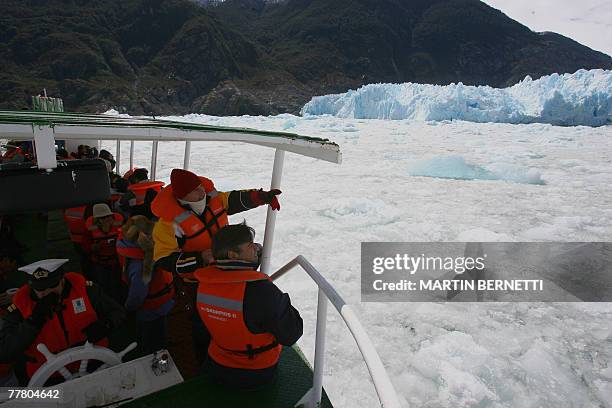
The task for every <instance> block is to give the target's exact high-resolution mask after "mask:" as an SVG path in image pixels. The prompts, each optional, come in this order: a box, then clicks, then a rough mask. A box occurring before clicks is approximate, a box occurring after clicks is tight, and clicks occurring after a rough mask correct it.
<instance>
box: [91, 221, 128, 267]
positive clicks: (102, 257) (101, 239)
mask: <svg viewBox="0 0 612 408" xmlns="http://www.w3.org/2000/svg"><path fill="white" fill-rule="evenodd" d="M122 224H123V217H122V216H121V214H117V213H113V226H112V227H111V229H110V231H109V232H106V233H105V232H103V231H102V230H101V229H100V228H99V227H98V226H97V225H96V224H94V217H89V218H87V221H86V222H85V227H86V228H87V232H88V233H89V235H90V236H91V240H92V241H93V243H97V244H99V246H98V250H97V251H95V252H93V251H92V252H91V254H90V256H91V260H92V261H93V262H94V263H98V264H102V265H116V263H117V249H116V243H117V237H118V236H119V231H120V228H121V225H122Z"/></svg>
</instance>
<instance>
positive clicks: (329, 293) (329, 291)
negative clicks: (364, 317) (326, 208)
mask: <svg viewBox="0 0 612 408" xmlns="http://www.w3.org/2000/svg"><path fill="white" fill-rule="evenodd" d="M298 265H299V266H301V267H302V269H304V271H306V273H307V274H308V275H309V276H310V278H311V279H312V280H313V281H314V282H315V283H316V284H317V286H318V288H319V299H318V306H317V307H318V309H317V332H316V339H315V366H314V374H313V387H312V388H311V389H310V390H309V391H308V392H307V393H306V394H305V395H304V396H303V397H302V398H301V399H300V400H299V401H298V403H297V404H296V406H300V405H305V406H306V407H311V406H313V405H314V404H315V403H316V402H317V401H318V402H320V399H321V395H319V396H315V395H316V393H317V389H318V381H321V380H322V376H323V361H320V360H322V359H323V355H322V354H323V352H324V347H325V323H324V322H325V320H322V319H321V314H322V313H323V312H325V313H326V312H327V300H329V301H330V302H331V304H332V305H333V306H334V307H335V308H336V310H337V311H338V313H340V316H341V317H342V319H343V320H344V323H345V325H346V327H347V328H348V329H349V331H350V332H351V334H352V335H353V339H355V342H356V343H357V347H358V348H359V351H360V352H361V355H362V356H363V359H364V361H365V363H366V366H367V368H368V371H369V372H370V377H371V378H372V381H373V382H374V388H375V389H376V393H377V394H378V400H379V401H380V405H381V407H382V408H400V402H399V398H398V396H397V393H396V392H395V388H394V387H393V383H392V382H391V379H390V378H389V375H388V374H387V371H386V370H385V366H384V365H383V363H382V361H381V360H380V357H379V356H378V353H377V352H376V348H375V347H374V344H372V340H370V337H369V336H368V334H367V333H366V331H365V329H364V328H363V326H362V325H361V323H360V322H359V319H358V318H357V315H355V313H354V312H353V310H352V309H351V307H350V306H349V305H347V304H346V302H345V301H344V299H342V297H341V296H340V294H338V292H336V290H335V289H334V288H333V286H331V285H330V283H329V282H328V281H327V280H326V279H325V278H324V277H323V276H322V275H321V274H320V273H319V271H317V270H316V269H315V267H314V266H312V264H311V263H310V262H308V260H307V259H306V258H304V257H303V256H302V255H298V256H296V257H295V258H293V259H292V260H291V261H289V262H288V263H287V264H285V265H284V266H282V267H281V268H280V269H278V270H277V271H276V272H274V273H273V274H272V275H271V276H270V277H271V279H272V281H276V280H277V279H278V278H280V277H281V276H283V275H285V274H286V273H287V272H289V271H290V270H292V269H293V268H295V267H296V266H298ZM322 298H323V299H325V302H323V301H322ZM322 302H323V303H322ZM320 325H323V326H322V327H321V326H320ZM320 336H322V337H320Z"/></svg>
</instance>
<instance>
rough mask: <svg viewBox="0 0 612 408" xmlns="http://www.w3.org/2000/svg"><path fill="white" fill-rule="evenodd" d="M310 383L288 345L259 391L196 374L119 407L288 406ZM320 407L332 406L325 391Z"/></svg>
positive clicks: (307, 370) (305, 367)
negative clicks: (273, 375)
mask: <svg viewBox="0 0 612 408" xmlns="http://www.w3.org/2000/svg"><path fill="white" fill-rule="evenodd" d="M311 386H312V370H311V369H310V367H309V366H308V364H307V363H306V362H305V361H304V360H303V359H302V356H301V355H300V352H299V351H298V350H296V349H294V348H292V347H284V348H283V353H282V354H281V358H280V361H279V365H278V378H277V379H276V382H275V383H274V384H271V385H269V386H267V387H265V388H262V389H260V390H257V391H249V392H239V391H236V390H234V389H229V388H226V387H223V386H219V385H216V384H213V383H211V382H210V381H208V379H207V378H206V377H204V376H199V377H195V378H192V379H191V380H187V381H185V382H184V383H182V384H178V385H175V386H174V387H171V388H168V389H165V390H162V391H159V392H157V393H155V394H151V395H148V396H146V397H143V398H139V399H138V400H136V401H132V402H130V403H129V404H126V405H123V406H124V407H126V408H128V407H129V408H165V407H172V408H183V407H185V408H187V407H189V408H191V407H197V408H208V407H215V408H216V407H223V408H234V407H255V408H258V407H261V408H291V407H293V406H295V404H296V403H297V402H298V401H299V400H300V399H301V398H302V396H303V395H304V394H305V393H306V392H307V391H308V390H309V389H310V387H311ZM321 407H322V408H332V404H331V403H330V401H329V399H328V398H327V395H326V394H325V391H324V392H323V401H322V403H321Z"/></svg>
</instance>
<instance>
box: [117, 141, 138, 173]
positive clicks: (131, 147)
mask: <svg viewBox="0 0 612 408" xmlns="http://www.w3.org/2000/svg"><path fill="white" fill-rule="evenodd" d="M133 168H134V141H133V140H130V168H129V169H128V170H132V169H133ZM117 173H119V170H117Z"/></svg>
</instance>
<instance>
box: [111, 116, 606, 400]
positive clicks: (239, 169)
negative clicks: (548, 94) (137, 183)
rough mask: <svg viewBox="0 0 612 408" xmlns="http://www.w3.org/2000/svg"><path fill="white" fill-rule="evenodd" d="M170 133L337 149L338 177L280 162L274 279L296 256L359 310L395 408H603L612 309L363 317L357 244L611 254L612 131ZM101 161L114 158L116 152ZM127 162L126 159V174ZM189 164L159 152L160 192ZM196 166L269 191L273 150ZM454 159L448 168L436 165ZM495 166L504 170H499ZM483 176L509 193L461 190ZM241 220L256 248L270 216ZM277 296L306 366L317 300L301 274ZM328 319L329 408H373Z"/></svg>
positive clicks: (464, 306)
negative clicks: (597, 247)
mask: <svg viewBox="0 0 612 408" xmlns="http://www.w3.org/2000/svg"><path fill="white" fill-rule="evenodd" d="M166 119H177V120H183V121H192V122H198V123H208V124H211V125H222V126H240V127H251V128H258V129H265V130H274V131H282V130H285V129H290V130H289V131H291V132H295V133H299V134H304V135H311V136H317V137H323V138H329V139H331V140H333V141H335V142H336V143H338V144H339V145H340V147H341V150H342V153H343V162H342V164H341V165H335V164H331V163H326V162H320V161H316V160H314V159H310V158H307V157H302V156H297V155H295V154H292V153H287V154H286V155H285V169H284V172H283V178H282V186H281V189H282V191H283V193H282V195H281V196H280V203H281V211H280V212H279V213H278V217H277V222H276V238H275V241H274V246H273V254H272V256H273V258H272V268H273V269H276V268H279V267H280V266H282V265H283V264H285V263H286V262H287V261H289V260H291V259H292V258H294V257H295V256H296V255H297V254H303V255H304V256H306V258H307V259H309V260H310V261H311V262H312V263H313V265H314V266H315V267H317V268H318V269H319V270H320V271H321V273H322V274H323V275H324V276H325V277H326V278H327V279H328V280H329V281H330V282H331V283H332V284H333V285H334V287H335V288H336V289H337V290H338V292H339V293H340V294H341V295H342V296H343V297H344V299H345V300H346V301H347V303H349V304H350V305H352V306H353V307H355V310H356V313H357V314H358V316H359V318H360V319H361V321H362V323H363V325H364V326H365V329H366V330H367V332H368V334H369V335H370V337H371V338H372V341H373V342H374V345H375V346H376V348H377V350H378V352H379V354H380V356H381V358H382V361H383V363H384V364H385V367H386V369H387V370H388V372H389V375H390V377H391V379H392V381H393V384H394V386H395V388H396V390H397V391H398V393H399V395H400V399H401V401H402V405H403V406H404V407H427V408H439V407H443V408H468V407H469V408H475V407H478V408H502V407H503V408H511V407H512V408H514V407H521V408H523V407H525V408H530V407H533V408H536V407H537V408H577V407H611V406H612V405H611V401H612V385H611V382H612V371H611V367H612V324H611V322H612V305H610V304H604V303H600V304H595V303H592V304H584V303H576V304H572V303H487V304H476V303H461V304H457V303H453V304H443V303H440V304H437V303H361V296H360V282H361V278H360V273H361V272H360V267H361V266H360V253H361V252H360V251H361V242H365V241H479V240H482V241H551V240H557V241H610V240H612V199H611V197H612V166H610V163H611V162H612V148H611V147H612V146H611V144H612V127H610V126H604V127H598V128H592V127H584V126H579V127H572V128H570V127H556V126H551V125H547V124H530V125H510V124H491V123H484V124H480V123H470V122H463V121H452V122H448V121H447V122H415V121H405V120H397V121H385V120H362V119H346V118H337V117H332V116H324V117H316V116H309V117H303V118H302V117H297V116H292V115H279V116H275V117H251V116H244V117H211V116H205V115H187V116H184V117H173V118H166ZM105 146H106V147H108V148H110V149H111V151H112V152H114V148H115V144H114V142H105ZM128 149H129V143H124V144H123V147H122V155H121V157H122V168H123V171H125V170H126V166H127V160H128V158H129V150H128ZM183 151H184V144H183V143H176V142H175V143H172V142H160V143H159V159H158V165H159V168H158V178H159V179H162V180H164V181H168V177H169V174H170V171H171V169H172V168H173V167H179V166H182V163H183ZM191 151H192V155H191V169H192V170H193V171H195V172H197V173H199V174H202V175H206V176H208V177H210V178H212V179H213V180H214V181H215V184H216V185H217V188H218V189H220V190H229V189H239V188H260V187H262V188H268V187H269V185H270V175H271V171H272V161H273V158H274V151H273V150H272V149H268V148H264V147H259V146H254V145H248V144H241V143H220V142H219V143H216V142H210V143H204V142H202V143H193V144H192V147H191ZM150 157H151V146H150V143H144V142H136V165H138V166H144V167H148V166H149V160H150ZM449 157H450V158H455V159H451V160H450V161H449V160H448V159H442V160H440V159H439V158H449ZM427 160H429V162H427ZM432 160H433V162H432ZM436 160H440V161H441V163H442V164H445V165H444V166H441V168H443V169H444V168H445V171H446V173H445V174H446V175H447V176H453V177H450V178H440V177H438V176H435V177H422V176H412V175H410V169H411V166H413V165H414V163H415V162H418V161H424V163H429V168H427V166H425V167H423V169H428V170H429V173H432V171H431V170H432V168H433V167H434V166H432V163H435V161H436ZM445 160H446V163H445ZM502 164H503V165H505V166H512V169H513V170H512V171H510V170H509V169H506V170H505V171H503V169H501V170H500V166H502ZM470 166H472V167H470ZM438 174H440V173H438ZM482 174H485V175H489V174H497V175H500V176H504V177H506V179H512V178H514V179H513V180H511V181H510V182H506V181H504V180H501V179H482V180H477V181H474V180H464V178H465V179H467V178H471V176H475V175H476V176H478V175H482ZM430 175H431V174H430ZM458 175H462V176H464V177H456V176H458ZM465 176H470V177H465ZM519 176H520V177H519ZM484 178H486V177H484ZM517 178H522V182H519V181H517ZM529 180H534V181H538V180H542V182H543V183H536V184H530V183H529ZM243 219H246V220H247V222H248V223H249V224H251V225H252V226H253V227H255V229H256V230H257V237H256V239H257V240H261V239H262V237H263V231H264V221H265V209H263V208H258V209H255V210H251V211H248V212H245V213H241V214H237V215H233V216H231V217H230V221H231V222H234V223H235V222H240V221H242V220H243ZM277 283H278V284H279V285H280V287H281V288H282V289H283V290H284V291H287V292H288V293H290V295H291V299H292V302H293V303H294V304H295V305H296V307H297V308H298V309H299V310H300V312H301V314H302V316H303V317H304V324H305V334H304V336H303V337H302V339H301V340H300V341H299V345H300V347H301V348H302V349H303V350H304V352H305V353H306V355H307V356H308V358H309V359H310V360H311V361H312V357H313V350H314V332H315V318H316V304H317V298H316V296H317V291H316V287H315V285H314V284H313V283H312V282H311V281H310V279H309V278H308V277H307V276H306V274H305V273H304V272H302V271H300V270H294V271H292V272H290V273H289V274H288V275H286V276H284V277H283V278H282V279H281V280H279V281H278V282H277ZM328 313H329V321H328V327H327V334H328V338H327V343H326V347H327V360H326V363H325V370H324V373H325V377H324V385H325V387H326V390H327V392H328V393H329V395H330V398H331V399H332V401H333V403H334V405H335V406H336V407H345V408H354V407H368V408H369V407H377V406H379V405H378V400H377V397H376V392H375V390H374V388H373V385H372V382H371V381H370V379H369V376H368V372H367V369H366V367H365V364H364V362H363V359H362V358H361V356H360V354H359V351H358V349H357V347H356V346H355V343H354V341H353V339H352V336H351V335H350V333H349V332H348V330H347V329H346V328H345V326H344V325H343V323H342V319H341V318H340V317H339V316H338V315H337V314H336V312H335V311H334V309H333V307H330V308H329V312H328Z"/></svg>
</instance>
